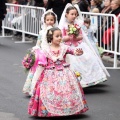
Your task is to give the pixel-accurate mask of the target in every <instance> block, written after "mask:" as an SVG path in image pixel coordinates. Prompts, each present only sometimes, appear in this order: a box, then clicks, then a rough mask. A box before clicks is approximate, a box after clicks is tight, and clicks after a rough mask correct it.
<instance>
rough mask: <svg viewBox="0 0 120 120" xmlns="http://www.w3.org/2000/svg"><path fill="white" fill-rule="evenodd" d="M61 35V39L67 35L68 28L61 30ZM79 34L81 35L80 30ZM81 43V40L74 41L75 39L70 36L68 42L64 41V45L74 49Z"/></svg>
mask: <svg viewBox="0 0 120 120" xmlns="http://www.w3.org/2000/svg"><path fill="white" fill-rule="evenodd" d="M62 33H63V37H64V36H66V35H68V28H63V31H62ZM79 34H82V31H81V30H80V33H79ZM81 41H82V40H79V41H78V40H75V37H72V36H71V38H70V39H69V40H68V41H66V42H65V44H66V45H69V46H71V45H74V46H75V47H76V46H78V45H79V44H80V43H81Z"/></svg>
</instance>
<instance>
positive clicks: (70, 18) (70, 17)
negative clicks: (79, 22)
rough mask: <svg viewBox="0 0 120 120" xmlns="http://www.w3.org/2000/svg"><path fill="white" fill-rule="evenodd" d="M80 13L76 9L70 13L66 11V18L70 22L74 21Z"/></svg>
mask: <svg viewBox="0 0 120 120" xmlns="http://www.w3.org/2000/svg"><path fill="white" fill-rule="evenodd" d="M77 15H78V12H77V10H76V9H72V10H70V11H69V12H68V13H66V18H67V20H68V21H69V22H70V23H73V22H74V21H75V19H76V17H77Z"/></svg>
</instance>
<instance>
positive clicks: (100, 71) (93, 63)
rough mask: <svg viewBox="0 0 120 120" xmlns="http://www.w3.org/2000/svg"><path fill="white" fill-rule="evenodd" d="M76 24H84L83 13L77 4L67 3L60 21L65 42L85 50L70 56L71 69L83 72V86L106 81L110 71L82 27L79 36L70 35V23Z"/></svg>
mask: <svg viewBox="0 0 120 120" xmlns="http://www.w3.org/2000/svg"><path fill="white" fill-rule="evenodd" d="M75 24H77V25H78V26H80V27H81V25H83V18H82V15H81V13H80V10H79V8H78V6H77V5H74V6H72V5H71V4H67V5H66V7H65V9H64V11H63V14H62V16H61V20H60V23H59V28H60V29H61V30H62V34H63V42H64V43H65V44H67V45H69V46H71V47H72V48H78V47H80V48H82V49H83V51H84V54H83V55H82V56H71V55H69V56H68V60H69V62H70V67H71V69H72V70H74V71H77V72H79V73H81V76H82V79H81V81H80V83H81V86H82V87H88V86H92V85H96V84H98V83H100V82H104V81H106V80H107V76H109V73H108V72H107V70H106V68H105V67H104V65H103V63H102V61H101V59H100V58H99V56H98V55H97V54H96V52H95V51H94V49H93V47H92V45H91V43H90V41H89V40H88V37H87V36H86V34H85V32H84V31H83V30H82V28H81V29H80V31H79V34H78V35H77V36H71V35H69V33H68V25H69V26H70V25H75Z"/></svg>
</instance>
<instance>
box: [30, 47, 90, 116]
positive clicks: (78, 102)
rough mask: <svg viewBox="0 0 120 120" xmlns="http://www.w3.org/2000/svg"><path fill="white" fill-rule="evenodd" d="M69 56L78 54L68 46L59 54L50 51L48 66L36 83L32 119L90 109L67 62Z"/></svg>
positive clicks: (47, 53) (32, 99)
mask: <svg viewBox="0 0 120 120" xmlns="http://www.w3.org/2000/svg"><path fill="white" fill-rule="evenodd" d="M56 54H58V57H56V56H55V55H56ZM66 54H74V53H73V50H71V49H70V48H69V47H67V46H66V45H63V46H61V49H60V50H59V51H58V52H57V53H55V52H54V51H48V52H47V51H46V55H47V62H48V64H47V66H46V67H45V68H44V71H43V72H42V74H41V75H40V77H39V80H38V82H37V83H36V86H35V89H34V94H33V96H32V97H31V99H30V102H29V106H28V113H29V114H30V115H31V116H39V117H51V116H68V115H73V114H80V113H83V112H86V111H87V110H88V106H87V103H86V100H85V97H84V93H83V90H82V88H81V85H80V83H79V82H78V80H77V78H76V76H75V74H74V72H73V71H71V70H70V68H69V64H67V63H66V62H65V58H66Z"/></svg>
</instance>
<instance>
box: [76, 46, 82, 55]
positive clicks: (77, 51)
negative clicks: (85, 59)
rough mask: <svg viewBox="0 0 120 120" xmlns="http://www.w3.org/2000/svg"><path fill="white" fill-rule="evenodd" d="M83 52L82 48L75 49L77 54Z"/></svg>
mask: <svg viewBox="0 0 120 120" xmlns="http://www.w3.org/2000/svg"><path fill="white" fill-rule="evenodd" d="M82 54H83V50H82V49H81V48H77V49H76V50H75V55H82Z"/></svg>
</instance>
